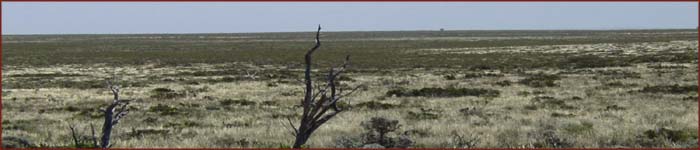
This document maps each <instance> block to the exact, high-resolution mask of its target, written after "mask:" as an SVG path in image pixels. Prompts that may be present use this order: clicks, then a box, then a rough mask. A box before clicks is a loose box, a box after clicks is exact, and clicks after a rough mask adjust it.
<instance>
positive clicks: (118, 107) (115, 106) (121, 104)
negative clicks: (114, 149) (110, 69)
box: [99, 81, 129, 148]
mask: <svg viewBox="0 0 700 150" xmlns="http://www.w3.org/2000/svg"><path fill="white" fill-rule="evenodd" d="M107 85H108V86H109V89H110V90H111V91H112V94H113V95H114V99H113V100H112V104H110V105H109V106H107V108H105V109H104V110H102V112H104V119H105V120H104V124H103V125H102V137H101V138H100V145H99V146H100V147H101V148H108V147H111V146H112V145H111V144H110V143H109V140H110V137H111V135H112V128H114V126H115V125H117V123H119V120H121V119H122V118H124V116H126V114H127V113H128V112H129V108H128V107H127V106H128V105H129V101H128V100H121V99H119V86H116V85H113V84H112V83H111V82H109V81H107Z"/></svg>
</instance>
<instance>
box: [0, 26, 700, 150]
mask: <svg viewBox="0 0 700 150" xmlns="http://www.w3.org/2000/svg"><path fill="white" fill-rule="evenodd" d="M321 37H322V38H323V39H327V40H324V41H327V42H325V43H324V45H323V48H322V49H321V50H319V51H318V52H316V53H314V63H313V64H312V67H313V68H316V69H312V70H311V71H310V72H311V74H312V76H311V79H313V80H314V81H319V82H318V83H319V84H318V85H317V84H314V85H313V86H314V89H313V90H314V91H317V88H318V87H324V84H325V83H326V82H324V81H327V75H328V69H329V68H330V67H338V66H336V65H338V63H341V62H339V61H342V60H343V59H344V58H345V56H346V55H347V54H349V55H352V56H353V59H352V61H353V63H352V66H351V67H348V69H347V70H345V73H344V74H343V76H339V77H337V78H336V79H335V81H336V82H334V83H337V84H336V86H337V87H338V88H341V87H342V88H344V89H345V90H343V93H345V92H349V90H348V88H352V87H360V86H359V85H363V86H361V87H360V88H358V89H357V91H358V92H357V94H353V95H352V96H348V97H346V98H347V99H346V100H343V101H339V102H338V103H336V105H337V107H338V108H339V109H342V110H344V111H343V112H342V113H339V114H338V115H337V116H336V117H335V118H334V119H332V120H331V121H328V122H327V123H325V124H323V125H322V126H321V127H319V129H318V130H317V131H316V132H315V133H314V135H313V136H312V137H311V138H309V139H308V141H307V142H306V144H305V145H302V146H301V147H311V148H318V147H349V148H362V147H366V148H399V147H416V148H423V147H427V148H438V147H449V148H473V147H495V148H540V147H541V148H545V147H547V148H564V147H602V148H616V147H624V148H640V147H661V148H694V147H697V145H698V144H697V130H696V129H697V116H696V114H697V112H698V108H697V107H696V106H697V102H698V101H697V96H698V94H697V70H696V68H697V50H698V42H697V30H695V29H692V30H609V31H565V30H562V31H456V30H446V31H442V32H440V34H436V32H433V31H401V32H325V33H323V34H322V36H321ZM553 37H556V38H553ZM311 38H313V36H312V35H311V33H240V34H168V35H160V34H143V35H3V41H2V42H3V43H2V45H3V47H2V49H3V52H2V53H3V55H2V57H3V74H2V77H3V80H2V83H3V84H2V85H3V92H2V93H3V94H2V100H3V101H2V111H3V112H2V113H3V117H2V119H3V120H2V129H3V130H2V133H3V134H2V136H3V137H2V138H3V142H2V144H3V147H35V148H63V147H66V148H67V147H76V146H77V147H91V146H89V145H92V139H91V137H90V134H91V133H90V131H89V129H87V128H89V124H95V125H96V126H95V127H97V128H99V127H100V124H101V123H102V121H104V114H103V112H102V111H101V110H100V109H99V108H101V107H104V104H105V102H106V101H110V100H111V97H107V95H109V91H106V90H104V88H105V85H104V80H105V77H107V76H111V75H112V74H120V75H121V76H122V77H123V79H124V80H123V81H122V82H121V83H120V84H121V85H122V88H123V89H124V91H123V94H124V95H125V97H124V98H128V99H129V100H131V101H130V105H129V106H128V107H127V108H129V110H131V111H132V112H130V114H129V116H128V118H127V119H124V120H123V121H120V123H119V127H118V128H115V129H114V132H113V135H112V140H113V141H115V142H116V143H115V146H114V147H118V148H122V147H123V148H134V147H245V148H291V147H293V145H292V144H291V143H290V142H292V139H291V138H290V137H292V135H290V134H289V133H291V132H290V130H291V129H290V128H289V127H288V126H289V123H288V121H287V119H288V118H291V119H293V120H295V121H293V122H292V123H293V124H294V125H299V123H300V122H299V121H300V120H297V119H298V118H302V113H301V110H302V109H303V106H302V105H300V101H301V100H302V99H301V97H303V96H304V95H305V91H304V85H303V84H300V83H303V77H302V75H303V74H304V71H305V70H304V69H303V67H302V66H303V65H304V62H303V61H302V59H301V57H300V56H302V55H304V54H305V52H306V51H307V50H308V49H307V48H308V47H309V46H310V43H309V42H310V39H311ZM48 39H51V40H48ZM174 51H176V52H174ZM335 71H337V70H335ZM300 81H301V82H300ZM338 92H340V90H338ZM328 94H330V93H328ZM318 97H319V98H320V97H321V95H319V96H318ZM328 112H332V109H331V110H328ZM377 116H384V117H381V118H384V121H383V122H385V123H378V124H384V125H386V126H385V127H386V128H388V129H394V128H395V129H394V130H392V131H389V132H387V131H384V132H385V135H384V136H383V138H380V137H381V136H380V135H379V132H377V130H378V129H376V128H378V127H368V126H374V125H372V124H373V123H372V119H371V118H373V117H377ZM387 118H392V119H387ZM394 121H396V123H394ZM399 121H400V123H399ZM546 121H551V122H548V123H541V122H546ZM360 122H365V123H360ZM71 124H74V125H75V127H77V128H76V131H78V130H81V132H79V134H76V137H77V138H78V139H80V140H79V141H87V142H88V143H87V144H77V145H76V144H75V142H74V140H73V138H72V135H71V133H70V132H68V131H67V129H69V128H68V125H71ZM297 127H298V126H297ZM548 129H550V130H548ZM53 131H57V132H53ZM98 132H99V129H98ZM97 134H99V133H97ZM164 137H165V138H164ZM333 139H335V140H333ZM79 143H82V142H79Z"/></svg>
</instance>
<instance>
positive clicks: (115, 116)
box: [68, 81, 129, 148]
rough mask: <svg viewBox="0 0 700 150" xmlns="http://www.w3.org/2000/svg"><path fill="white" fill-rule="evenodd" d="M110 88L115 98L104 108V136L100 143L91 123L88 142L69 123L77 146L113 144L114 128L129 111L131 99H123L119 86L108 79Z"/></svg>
mask: <svg viewBox="0 0 700 150" xmlns="http://www.w3.org/2000/svg"><path fill="white" fill-rule="evenodd" d="M107 86H108V88H109V89H110V90H111V91H112V95H114V99H113V100H112V103H111V104H110V105H108V106H107V108H105V109H102V110H100V111H102V112H103V113H104V124H103V125H102V137H100V143H99V144H98V142H97V137H96V136H95V127H94V126H93V125H92V124H90V130H92V136H91V139H89V140H91V142H90V143H88V141H86V140H85V139H82V138H79V137H78V135H77V134H78V133H77V132H76V131H75V127H73V125H69V126H68V127H69V128H70V131H71V135H72V137H73V142H74V144H75V146H76V148H83V146H89V147H90V146H91V147H96V148H97V147H99V148H109V147H112V146H113V144H110V137H111V135H112V129H113V128H114V126H115V125H117V123H119V120H121V119H122V118H124V116H126V114H127V113H128V112H129V108H128V107H127V106H128V105H129V100H122V99H120V98H119V86H116V85H113V84H112V82H109V81H107Z"/></svg>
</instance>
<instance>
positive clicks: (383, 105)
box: [355, 101, 399, 109]
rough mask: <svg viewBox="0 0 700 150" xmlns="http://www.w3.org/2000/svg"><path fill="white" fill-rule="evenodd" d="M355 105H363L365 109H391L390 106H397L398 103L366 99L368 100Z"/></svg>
mask: <svg viewBox="0 0 700 150" xmlns="http://www.w3.org/2000/svg"><path fill="white" fill-rule="evenodd" d="M355 107H364V108H367V109H392V108H398V107H399V105H396V104H387V103H382V102H377V101H368V102H362V103H359V104H356V105H355Z"/></svg>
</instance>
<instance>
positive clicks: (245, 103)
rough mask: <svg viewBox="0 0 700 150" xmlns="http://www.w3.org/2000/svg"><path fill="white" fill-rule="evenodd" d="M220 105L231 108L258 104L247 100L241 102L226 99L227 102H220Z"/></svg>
mask: <svg viewBox="0 0 700 150" xmlns="http://www.w3.org/2000/svg"><path fill="white" fill-rule="evenodd" d="M219 103H221V105H224V106H230V105H240V106H250V105H255V104H257V103H256V102H254V101H249V100H246V99H240V100H232V99H225V100H221V101H219Z"/></svg>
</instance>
